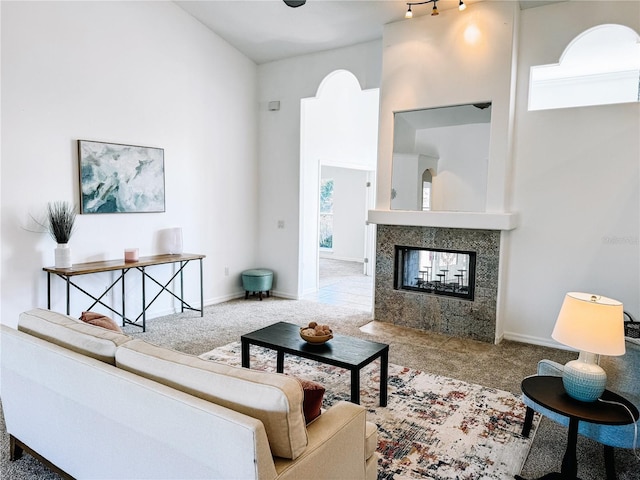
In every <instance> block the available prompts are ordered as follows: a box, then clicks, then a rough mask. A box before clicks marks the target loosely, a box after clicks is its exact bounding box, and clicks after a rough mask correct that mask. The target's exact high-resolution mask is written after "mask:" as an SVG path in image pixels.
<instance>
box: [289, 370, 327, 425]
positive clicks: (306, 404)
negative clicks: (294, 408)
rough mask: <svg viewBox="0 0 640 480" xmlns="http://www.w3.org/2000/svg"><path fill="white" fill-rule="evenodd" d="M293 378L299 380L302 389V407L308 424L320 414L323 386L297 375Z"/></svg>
mask: <svg viewBox="0 0 640 480" xmlns="http://www.w3.org/2000/svg"><path fill="white" fill-rule="evenodd" d="M294 378H295V379H296V380H298V382H300V385H302V390H303V391H304V400H303V401H302V409H303V410H304V419H305V421H306V422H307V424H309V423H310V422H311V421H312V420H315V419H316V418H317V417H319V416H320V413H321V407H322V399H323V397H324V392H325V388H324V387H323V386H322V385H320V384H319V383H317V382H314V381H312V380H306V379H304V378H298V377H294Z"/></svg>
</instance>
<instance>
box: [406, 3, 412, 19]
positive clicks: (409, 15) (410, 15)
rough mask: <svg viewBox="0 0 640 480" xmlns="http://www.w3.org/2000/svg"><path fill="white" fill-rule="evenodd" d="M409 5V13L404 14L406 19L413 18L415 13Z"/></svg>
mask: <svg viewBox="0 0 640 480" xmlns="http://www.w3.org/2000/svg"><path fill="white" fill-rule="evenodd" d="M408 5H409V10H407V13H405V14H404V18H413V12H412V11H411V4H408Z"/></svg>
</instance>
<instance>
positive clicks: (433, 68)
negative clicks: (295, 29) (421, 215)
mask: <svg viewBox="0 0 640 480" xmlns="http://www.w3.org/2000/svg"><path fill="white" fill-rule="evenodd" d="M519 12H520V10H519V8H518V5H517V3H516V2H483V3H476V4H473V5H470V6H469V7H468V8H467V9H466V10H465V11H464V12H459V11H458V10H446V11H442V12H440V15H438V16H437V17H432V16H431V15H425V16H421V17H416V18H413V19H411V20H401V21H399V22H395V23H391V24H388V25H385V27H384V33H383V44H384V49H383V71H382V83H381V96H380V134H379V141H378V171H377V172H378V177H377V192H378V194H377V198H376V208H377V209H379V210H389V206H390V192H391V176H392V153H393V133H394V132H393V128H394V115H393V114H394V112H398V111H406V110H416V109H423V108H433V107H442V106H447V105H463V104H472V103H478V102H488V101H491V102H492V113H491V140H490V146H489V166H488V172H487V187H486V191H487V196H486V205H485V209H484V210H485V211H486V212H504V211H506V207H507V201H508V190H507V188H506V185H507V184H508V181H509V178H508V174H509V148H510V144H509V140H510V128H511V110H510V108H511V99H512V90H511V83H512V55H513V49H512V45H513V38H514V32H515V31H516V27H517V21H518V15H519ZM470 32H471V33H473V32H475V33H477V35H475V36H473V35H470ZM418 151H419V150H418ZM419 152H420V153H427V154H432V152H422V151H419Z"/></svg>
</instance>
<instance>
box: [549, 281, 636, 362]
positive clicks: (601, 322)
mask: <svg viewBox="0 0 640 480" xmlns="http://www.w3.org/2000/svg"><path fill="white" fill-rule="evenodd" d="M551 337H552V338H553V339H554V340H557V341H558V342H560V343H563V344H564V345H567V346H569V347H573V348H575V349H577V350H581V351H584V352H590V353H596V354H599V355H612V356H615V355H623V354H624V352H625V347H624V311H623V307H622V303H621V302H619V301H618V300H613V299H611V298H607V297H601V296H599V295H593V294H590V293H578V292H569V293H567V294H566V296H565V298H564V302H563V303H562V308H561V309H560V314H559V315H558V320H557V321H556V326H555V328H554V329H553V333H552V334H551Z"/></svg>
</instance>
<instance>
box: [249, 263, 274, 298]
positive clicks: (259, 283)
mask: <svg viewBox="0 0 640 480" xmlns="http://www.w3.org/2000/svg"><path fill="white" fill-rule="evenodd" d="M272 285H273V272H272V271H271V270H267V269H266V268H254V269H252V270H245V271H244V272H242V287H243V288H244V298H245V300H246V299H247V298H249V292H252V293H253V294H255V293H256V292H258V294H259V296H260V300H262V292H265V293H266V294H267V297H268V296H269V291H270V290H271V286H272Z"/></svg>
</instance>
